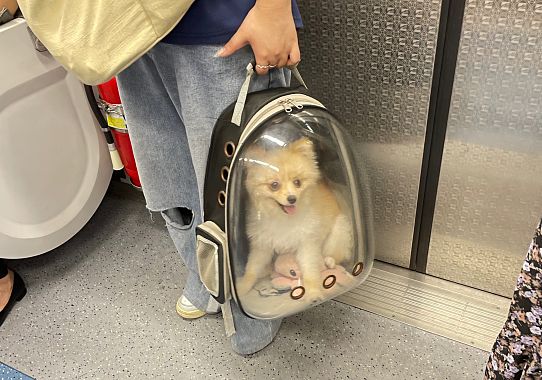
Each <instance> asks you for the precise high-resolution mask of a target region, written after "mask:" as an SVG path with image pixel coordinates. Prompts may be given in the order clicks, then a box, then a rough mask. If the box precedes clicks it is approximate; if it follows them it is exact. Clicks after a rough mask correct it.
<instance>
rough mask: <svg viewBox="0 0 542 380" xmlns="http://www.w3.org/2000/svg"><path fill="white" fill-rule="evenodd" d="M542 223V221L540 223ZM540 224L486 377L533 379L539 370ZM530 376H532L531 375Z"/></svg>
mask: <svg viewBox="0 0 542 380" xmlns="http://www.w3.org/2000/svg"><path fill="white" fill-rule="evenodd" d="M541 223H542V222H541ZM540 229H541V224H539V225H538V228H537V230H536V233H535V237H534V239H533V241H532V243H531V245H530V247H529V250H528V252H527V256H526V258H525V261H524V263H523V266H522V269H521V273H520V274H519V277H518V280H517V286H516V289H515V291H514V297H513V299H512V302H511V304H510V311H509V313H508V319H507V320H506V322H505V324H504V326H503V328H502V330H501V332H500V333H499V336H498V337H497V340H496V341H495V344H494V345H493V349H492V350H491V353H490V355H489V360H488V362H487V364H486V369H485V377H484V379H520V378H521V376H522V375H524V374H525V376H526V378H533V377H532V376H533V374H535V373H536V374H539V373H540V363H536V361H537V360H536V358H539V357H540V353H539V352H538V350H539V349H540V337H541V335H540V334H541V318H542V282H541V281H542V258H541V252H540V247H541V246H542V235H541V232H540ZM528 376H531V377H528Z"/></svg>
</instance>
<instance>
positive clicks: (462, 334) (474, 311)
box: [337, 262, 510, 351]
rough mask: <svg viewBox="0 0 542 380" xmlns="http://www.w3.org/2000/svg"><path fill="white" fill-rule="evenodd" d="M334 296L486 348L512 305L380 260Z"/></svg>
mask: <svg viewBox="0 0 542 380" xmlns="http://www.w3.org/2000/svg"><path fill="white" fill-rule="evenodd" d="M337 300H338V301H339V302H343V303H346V304H348V305H351V306H354V307H357V308H359V309H363V310H367V311H370V312H372V313H375V314H378V315H381V316H383V317H387V318H390V319H393V320H396V321H399V322H403V323H406V324H408V325H411V326H414V327H417V328H420V329H422V330H425V331H428V332H431V333H433V334H437V335H441V336H443V337H446V338H449V339H452V340H455V341H458V342H461V343H464V344H468V345H470V346H473V347H476V348H480V349H482V350H486V351H489V350H490V349H491V347H492V345H493V343H494V342H495V338H496V337H497V334H498V333H499V331H500V329H501V328H502V325H503V323H504V321H505V319H506V316H507V313H508V308H509V305H510V300H509V299H508V298H505V297H501V296H497V295H494V294H489V293H486V292H483V291H481V290H476V289H472V288H470V287H466V286H463V285H459V284H455V283H452V282H449V281H446V280H442V279H438V278H435V277H431V276H428V275H423V274H420V273H417V272H413V271H410V270H408V269H404V268H399V267H395V266H393V265H389V264H385V263H381V262H375V265H374V267H373V270H372V272H371V275H370V276H369V278H368V279H367V280H366V281H365V282H364V283H363V284H362V285H361V286H360V287H359V288H357V289H354V290H352V291H350V292H348V293H346V294H344V295H342V296H340V297H338V299H337Z"/></svg>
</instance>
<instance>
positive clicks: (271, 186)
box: [269, 181, 280, 191]
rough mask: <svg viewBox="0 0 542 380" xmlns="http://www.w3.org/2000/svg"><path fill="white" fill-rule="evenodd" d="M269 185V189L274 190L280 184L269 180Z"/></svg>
mask: <svg viewBox="0 0 542 380" xmlns="http://www.w3.org/2000/svg"><path fill="white" fill-rule="evenodd" d="M269 187H270V188H271V190H273V191H276V190H278V189H279V187H280V184H279V183H278V182H277V181H274V182H271V185H269Z"/></svg>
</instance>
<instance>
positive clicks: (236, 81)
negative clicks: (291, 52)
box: [119, 44, 286, 354]
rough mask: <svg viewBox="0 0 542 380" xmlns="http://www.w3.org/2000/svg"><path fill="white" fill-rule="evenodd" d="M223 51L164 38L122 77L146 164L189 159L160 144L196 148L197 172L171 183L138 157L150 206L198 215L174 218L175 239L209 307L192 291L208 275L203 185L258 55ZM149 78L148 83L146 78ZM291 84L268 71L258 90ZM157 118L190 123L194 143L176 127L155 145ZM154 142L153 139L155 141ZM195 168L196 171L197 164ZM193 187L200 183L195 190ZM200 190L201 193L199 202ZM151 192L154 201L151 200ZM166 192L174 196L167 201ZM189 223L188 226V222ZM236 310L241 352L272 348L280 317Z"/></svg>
mask: <svg viewBox="0 0 542 380" xmlns="http://www.w3.org/2000/svg"><path fill="white" fill-rule="evenodd" d="M217 50H218V47H202V46H199V47H188V46H186V47H184V46H175V45H165V44H159V45H157V46H156V47H155V48H154V49H153V50H152V51H151V52H150V53H149V54H148V58H147V59H148V60H151V61H152V64H149V63H148V62H147V64H145V65H143V64H142V63H139V61H138V62H136V63H137V65H136V66H135V67H131V68H130V69H128V70H127V71H126V72H125V73H123V74H121V75H120V76H119V85H120V87H121V97H122V99H123V103H124V104H125V110H126V114H127V118H128V124H129V128H131V129H130V131H132V130H133V129H137V130H138V132H137V133H135V135H134V138H133V139H132V143H133V145H134V154H135V156H136V162H138V160H139V161H145V163H144V166H146V167H148V168H149V169H150V170H151V171H152V167H153V166H161V167H162V169H161V170H160V172H162V173H167V172H168V168H170V167H172V166H181V167H183V166H185V163H186V157H185V156H183V157H182V159H181V158H179V157H176V156H175V157H174V156H171V155H169V153H167V152H169V151H170V150H175V149H173V148H171V149H165V148H160V146H161V145H160V144H165V145H166V146H169V145H172V144H173V145H175V146H176V147H178V148H180V149H182V150H183V152H184V153H185V154H186V153H188V154H191V157H190V158H191V161H193V166H191V170H193V171H192V173H186V174H187V175H189V176H190V178H187V177H182V176H178V175H177V176H176V175H175V174H168V175H169V177H170V178H174V177H175V178H176V179H173V180H172V181H169V180H168V181H166V185H164V184H163V183H156V178H155V179H154V180H153V181H146V180H145V177H146V175H145V172H146V170H145V169H144V168H141V166H143V165H142V164H141V163H140V162H138V165H139V166H138V167H139V170H140V177H141V180H142V185H143V191H144V193H145V196H146V198H147V205H148V207H149V208H150V209H151V210H152V209H154V210H155V211H162V212H163V213H164V214H165V215H166V217H167V214H168V212H167V210H171V209H173V208H177V207H184V208H187V209H189V210H190V211H192V212H193V216H194V217H193V220H192V223H191V225H190V226H191V228H185V229H184V230H182V229H180V228H178V227H179V226H178V225H171V226H170V225H168V229H170V233H171V234H172V238H173V239H174V241H176V240H177V241H181V243H182V244H177V245H178V249H179V250H180V251H182V252H181V254H182V255H183V259H184V260H185V263H186V265H187V267H188V268H189V273H190V274H189V279H188V281H187V285H186V286H185V295H187V297H188V298H189V300H190V301H191V302H192V303H194V304H195V305H196V306H197V307H198V308H200V309H202V310H203V307H204V306H205V305H204V303H205V302H203V300H201V299H197V298H196V297H192V296H191V294H192V293H198V292H193V291H192V290H191V289H193V288H197V289H202V285H201V281H199V278H196V277H197V264H196V263H195V247H194V245H195V239H194V232H193V228H194V226H195V225H197V224H198V223H199V222H200V221H201V219H202V218H201V214H200V205H201V203H200V201H199V199H200V194H201V193H202V189H203V180H204V176H205V174H204V173H205V167H206V160H207V153H208V147H209V143H210V139H211V133H212V128H213V126H214V124H215V122H216V119H217V117H218V116H219V115H220V113H221V112H222V110H223V109H224V108H225V107H226V106H227V105H229V104H230V103H231V102H233V101H234V100H235V99H236V97H237V93H238V91H239V89H240V87H241V84H242V82H243V80H244V78H245V67H246V65H247V63H248V62H249V61H250V60H251V59H252V55H251V52H250V50H249V49H244V50H243V51H242V52H239V53H238V54H236V55H234V56H233V57H231V58H228V59H220V58H214V57H213V55H214V54H215V52H216V51H217ZM151 57H152V58H151ZM140 61H142V60H140ZM158 73H159V74H158ZM150 76H152V77H154V79H152V80H151V82H152V83H141V80H142V77H150ZM144 82H146V79H145V81H144ZM285 83H286V76H285V75H284V73H283V72H282V71H279V70H277V71H274V72H273V73H271V74H270V75H268V76H265V77H258V78H256V79H255V80H254V83H253V85H252V89H253V90H256V89H263V88H268V87H269V86H273V85H284V84H285ZM149 86H150V87H156V86H160V87H161V92H163V91H164V89H165V90H166V91H167V95H166V94H163V93H162V94H161V98H162V99H161V100H159V101H161V102H165V103H167V104H168V107H171V105H173V107H174V108H175V110H176V113H177V116H175V117H169V118H168V117H165V118H164V117H163V115H161V114H157V112H156V109H154V108H155V107H153V106H152V105H150V103H151V102H152V103H154V102H155V101H154V100H152V99H148V98H143V97H142V96H141V95H142V93H143V94H144V93H148V91H147V90H146V89H147V88H148V87H149ZM163 111H164V110H163V109H160V110H159V112H163ZM169 113H171V110H169V111H168V114H169ZM136 119H139V120H137V125H136V126H135V127H132V124H134V123H135V122H136ZM157 123H158V124H160V123H166V124H172V123H173V124H176V125H177V126H178V127H179V128H184V126H185V125H186V129H187V135H188V136H186V134H183V136H182V137H183V139H188V141H190V148H189V149H187V147H186V145H185V141H184V140H183V141H182V144H181V143H180V142H179V139H177V138H176V137H175V133H172V134H169V133H166V134H165V135H164V136H163V139H162V140H161V143H160V144H157V145H156V146H154V145H153V144H152V142H150V140H149V139H150V138H154V136H152V134H153V133H154V132H149V131H148V130H147V129H149V128H150V127H151V126H153V127H154V125H155V124H157ZM183 132H184V130H183ZM131 134H132V132H131ZM149 134H151V136H149ZM143 140H146V141H147V144H143V142H144V141H143ZM149 144H150V145H151V146H148V145H149ZM138 145H147V146H145V147H143V146H142V147H141V149H139V148H138V147H137V146H138ZM153 148H154V150H155V151H157V150H160V149H164V151H165V152H166V153H165V155H166V156H167V155H169V156H170V158H169V159H168V160H165V161H163V160H157V159H153V160H152V161H153V163H149V161H151V158H152V157H149V156H148V154H147V153H148V152H149V151H152V150H153ZM138 152H139V153H138ZM194 167H195V168H196V170H194ZM149 176H151V173H149ZM187 180H188V181H187ZM150 182H152V183H154V185H152V187H153V188H154V190H155V191H154V190H150V189H149V187H151V185H150ZM185 182H186V183H185ZM175 183H177V187H175V188H172V186H174V184H175ZM198 185H199V186H198ZM193 186H196V190H195V191H194V190H193V189H194V187H193ZM198 187H199V191H198V189H197V188H198ZM187 192H188V193H190V196H191V197H190V202H189V204H187V203H184V204H182V203H181V204H179V203H178V202H176V201H175V199H177V198H179V197H180V196H181V194H185V197H186V193H187ZM151 193H152V194H151ZM164 193H167V194H164ZM194 197H196V198H198V201H197V202H196V200H195V199H194ZM149 198H151V199H152V201H149ZM162 198H167V201H164V200H163V199H162ZM195 203H198V204H197V205H196V204H195ZM176 205H177V206H176ZM166 220H167V218H166ZM170 224H171V223H170ZM184 226H185V227H186V225H184ZM176 227H177V228H176ZM181 235H182V236H181ZM176 236H177V238H176ZM202 293H204V294H205V295H206V296H207V297H208V293H206V292H205V289H204V288H203V290H202V291H201V292H199V294H200V295H201V294H202ZM233 312H234V320H235V325H236V328H237V334H235V335H234V336H233V337H232V346H233V349H234V350H235V351H236V352H238V353H241V354H250V353H252V352H255V351H258V350H260V349H262V348H263V347H265V346H266V345H267V344H269V343H270V342H271V341H272V339H273V338H274V336H275V334H276V332H277V331H278V328H279V326H280V320H277V321H258V320H252V319H250V318H247V317H246V316H244V315H243V314H242V313H241V312H240V311H239V309H238V308H237V307H235V306H234V307H233Z"/></svg>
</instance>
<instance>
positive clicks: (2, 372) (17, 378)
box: [0, 362, 34, 380]
mask: <svg viewBox="0 0 542 380" xmlns="http://www.w3.org/2000/svg"><path fill="white" fill-rule="evenodd" d="M0 380H34V379H32V378H31V377H30V376H27V375H25V374H24V373H22V372H19V371H17V370H16V369H15V368H12V367H10V366H9V365H6V364H4V363H2V362H0Z"/></svg>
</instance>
